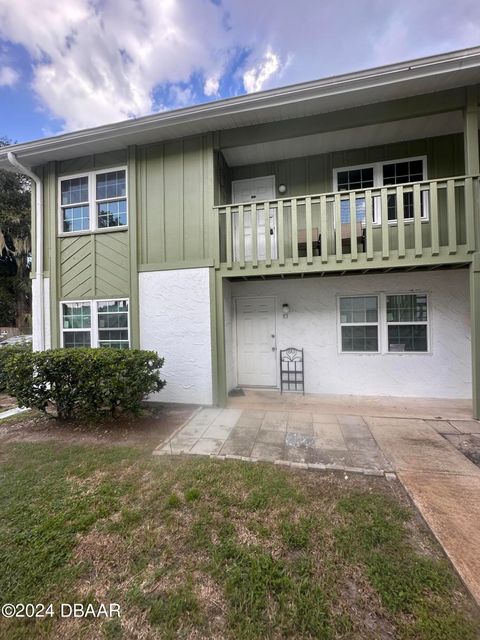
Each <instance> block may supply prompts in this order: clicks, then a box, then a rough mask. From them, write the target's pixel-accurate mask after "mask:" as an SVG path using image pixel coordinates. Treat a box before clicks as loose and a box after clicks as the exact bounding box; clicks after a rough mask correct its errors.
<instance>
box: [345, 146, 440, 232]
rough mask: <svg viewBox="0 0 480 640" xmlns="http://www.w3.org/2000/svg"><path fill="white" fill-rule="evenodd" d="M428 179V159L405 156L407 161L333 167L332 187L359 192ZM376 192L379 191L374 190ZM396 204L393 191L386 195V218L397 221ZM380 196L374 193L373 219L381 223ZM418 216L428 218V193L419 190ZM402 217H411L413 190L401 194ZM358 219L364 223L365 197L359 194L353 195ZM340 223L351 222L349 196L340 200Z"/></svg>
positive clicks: (409, 218)
mask: <svg viewBox="0 0 480 640" xmlns="http://www.w3.org/2000/svg"><path fill="white" fill-rule="evenodd" d="M426 179H427V159H426V158H425V157H421V158H408V159H406V160H393V161H388V162H372V163H370V164H365V165H361V166H356V167H345V168H342V169H334V172H333V188H334V189H335V190H336V191H360V190H362V189H374V188H375V189H378V188H379V187H384V186H393V185H401V184H408V183H412V182H422V181H423V180H426ZM377 193H378V192H377ZM397 213H398V203H397V196H396V194H394V193H392V194H389V195H388V197H387V220H388V221H389V222H396V220H397ZM381 215H382V211H381V202H380V196H379V195H375V192H374V194H373V222H374V223H375V224H380V222H381ZM420 215H421V218H422V219H427V217H428V193H427V192H426V191H423V192H422V197H421V199H420ZM403 217H404V219H405V220H413V217H414V208H413V192H412V190H410V191H406V192H404V193H403ZM356 218H357V222H361V223H362V224H365V197H364V196H363V195H359V196H358V197H357V198H356ZM341 222H342V224H347V223H349V222H350V202H349V200H348V199H343V200H342V201H341Z"/></svg>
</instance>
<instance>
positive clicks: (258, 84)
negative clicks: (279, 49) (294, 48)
mask: <svg viewBox="0 0 480 640" xmlns="http://www.w3.org/2000/svg"><path fill="white" fill-rule="evenodd" d="M280 67H281V64H280V58H279V56H278V55H277V54H276V53H274V52H273V51H271V50H270V49H269V50H268V51H267V53H266V54H265V55H264V57H263V59H262V60H261V61H260V62H259V63H257V64H256V65H254V66H253V67H250V68H249V69H247V70H246V71H245V73H244V74H243V85H244V87H245V90H246V91H247V93H253V92H255V91H261V90H262V89H263V87H264V86H265V84H266V83H267V82H268V81H269V80H270V78H271V77H272V76H273V75H275V74H276V73H277V72H278V71H279V70H280Z"/></svg>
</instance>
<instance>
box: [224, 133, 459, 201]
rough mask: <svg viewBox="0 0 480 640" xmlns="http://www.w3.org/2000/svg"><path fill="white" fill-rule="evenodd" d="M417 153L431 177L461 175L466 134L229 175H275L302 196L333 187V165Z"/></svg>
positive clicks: (290, 193) (282, 162)
mask: <svg viewBox="0 0 480 640" xmlns="http://www.w3.org/2000/svg"><path fill="white" fill-rule="evenodd" d="M417 156H426V157H427V171H428V178H430V179H435V178H448V177H450V176H461V175H463V174H464V170H465V169H464V166H465V165H464V154H463V135H462V134H452V135H447V136H438V137H435V138H425V139H422V140H411V141H407V142H395V143H392V144H383V145H378V146H376V147H366V148H362V149H351V150H347V151H334V152H332V153H324V154H320V155H315V156H307V157H303V158H291V159H288V160H277V161H275V162H263V163H261V164H255V165H245V166H240V167H231V168H230V175H231V179H232V180H243V179H246V178H258V177H261V176H271V175H274V176H275V183H276V185H277V187H278V185H279V184H285V185H287V195H288V196H301V195H306V194H318V193H329V192H331V191H334V190H335V189H334V184H333V170H334V169H338V168H341V167H353V166H357V165H362V164H368V163H369V162H384V161H389V160H400V159H404V158H414V157H417ZM221 204H225V203H224V202H222V203H221Z"/></svg>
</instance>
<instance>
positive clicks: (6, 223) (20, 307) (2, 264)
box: [0, 138, 31, 330]
mask: <svg viewBox="0 0 480 640" xmlns="http://www.w3.org/2000/svg"><path fill="white" fill-rule="evenodd" d="M9 144H10V141H9V140H7V139H6V138H0V147H5V146H7V145H9ZM30 265H31V236H30V180H29V179H28V178H26V177H25V176H22V175H21V174H18V173H12V172H10V171H5V170H0V325H3V326H8V325H11V326H17V327H19V328H20V329H22V330H25V329H26V328H27V327H29V326H30V325H31V286H30Z"/></svg>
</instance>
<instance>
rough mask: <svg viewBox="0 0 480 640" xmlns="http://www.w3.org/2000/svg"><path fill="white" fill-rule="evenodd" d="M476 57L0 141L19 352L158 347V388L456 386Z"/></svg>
mask: <svg viewBox="0 0 480 640" xmlns="http://www.w3.org/2000/svg"><path fill="white" fill-rule="evenodd" d="M479 88H480V48H475V49H468V50H464V51H459V52H454V53H449V54H445V55H439V56H434V57H429V58H424V59H419V60H414V61H410V62H405V63H401V64H395V65H389V66H384V67H379V68H375V69H370V70H367V71H361V72H357V73H351V74H347V75H341V76H337V77H330V78H326V79H323V80H319V81H315V82H310V83H304V84H299V85H294V86H290V87H286V88H282V89H275V90H271V91H265V92H261V93H256V94H251V95H246V96H241V97H237V98H232V99H228V100H222V101H217V102H212V103H209V104H204V105H199V106H194V107H189V108H185V109H180V110H176V111H171V112H166V113H159V114H154V115H151V116H147V117H144V118H139V119H135V120H128V121H126V122H120V123H116V124H112V125H108V126H101V127H97V128H93V129H88V130H84V131H77V132H73V133H67V134H64V135H59V136H56V137H52V138H44V139H42V140H38V141H34V142H29V143H24V144H18V145H15V146H12V147H10V148H8V149H1V150H0V167H2V168H7V169H10V170H16V171H18V170H20V171H23V172H24V173H25V174H27V175H29V176H30V177H31V178H32V184H33V189H32V210H33V214H32V224H33V242H34V246H35V253H34V256H33V265H34V273H33V274H32V277H33V300H34V347H35V348H36V349H47V348H50V347H60V346H63V347H76V346H84V345H87V346H93V347H95V346H104V345H105V346H111V347H115V348H127V347H141V348H145V349H154V350H156V351H158V352H159V353H160V354H161V355H163V356H165V358H166V362H165V369H164V374H165V377H166V379H167V382H168V385H167V387H166V388H165V390H163V391H162V393H161V396H160V397H161V399H163V400H166V401H167V400H169V401H176V402H192V403H201V404H212V403H213V404H219V405H222V404H224V403H225V401H226V398H227V394H228V392H229V390H231V389H232V388H235V387H238V386H240V387H241V386H253V387H267V388H278V385H279V362H278V360H279V356H278V354H279V350H280V349H284V348H286V347H291V346H294V347H298V348H303V350H304V359H305V390H306V391H307V392H310V393H317V394H354V395H355V394H357V395H360V394H362V395H385V396H412V397H443V398H452V399H453V398H457V399H458V398H473V413H474V415H475V417H477V418H479V417H480V389H479V385H480V253H479V252H480V219H479V215H480V212H479V211H480V210H479V116H478V109H479V96H480V90H479Z"/></svg>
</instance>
